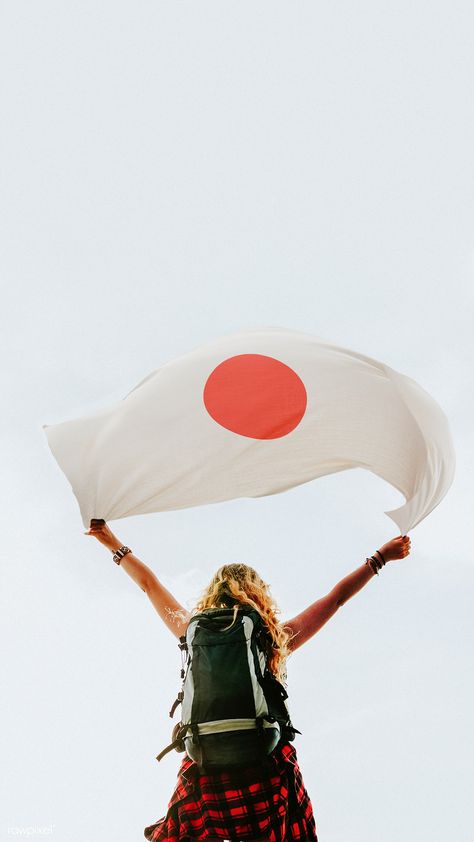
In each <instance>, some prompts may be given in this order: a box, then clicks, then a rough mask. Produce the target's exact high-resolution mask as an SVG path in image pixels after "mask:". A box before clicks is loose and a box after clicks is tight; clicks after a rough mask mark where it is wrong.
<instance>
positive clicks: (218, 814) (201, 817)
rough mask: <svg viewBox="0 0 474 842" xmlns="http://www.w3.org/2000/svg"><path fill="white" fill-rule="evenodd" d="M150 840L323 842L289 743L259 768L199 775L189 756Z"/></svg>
mask: <svg viewBox="0 0 474 842" xmlns="http://www.w3.org/2000/svg"><path fill="white" fill-rule="evenodd" d="M144 835H145V838H146V839H147V840H148V842H185V840H186V842H187V841H188V840H189V842H192V840H203V841H204V840H205V841H206V842H218V840H220V842H223V840H231V842H237V840H239V842H240V840H248V842H251V840H252V842H257V840H265V842H318V837H317V834H316V824H315V820H314V815H313V808H312V805H311V801H310V798H309V795H308V793H307V791H306V788H305V786H304V783H303V778H302V775H301V771H300V768H299V765H298V760H297V757H296V750H295V748H294V746H293V745H291V744H290V743H281V744H279V745H278V746H277V747H276V748H275V750H274V751H273V752H272V754H271V755H270V756H269V757H268V758H267V762H266V763H265V764H263V765H262V766H259V767H252V768H245V769H234V770H228V771H219V772H214V773H213V774H203V773H199V770H198V767H197V765H196V764H195V763H194V761H192V760H191V759H190V758H188V757H187V756H186V757H184V759H183V761H182V763H181V766H180V769H179V772H178V782H177V784H176V787H175V790H174V792H173V794H172V796H171V799H170V802H169V804H168V810H167V812H166V815H165V816H164V817H163V818H162V819H160V820H159V821H157V822H155V823H154V824H152V825H149V826H148V827H146V828H145V829H144Z"/></svg>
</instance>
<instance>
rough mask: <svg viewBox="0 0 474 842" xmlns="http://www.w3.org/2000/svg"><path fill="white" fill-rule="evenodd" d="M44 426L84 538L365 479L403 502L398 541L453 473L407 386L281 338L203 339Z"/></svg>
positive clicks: (449, 455)
mask: <svg viewBox="0 0 474 842" xmlns="http://www.w3.org/2000/svg"><path fill="white" fill-rule="evenodd" d="M43 429H44V430H45V433H46V436H47V439H48V443H49V446H50V448H51V450H52V452H53V455H54V456H55V458H56V460H57V462H58V464H59V466H60V467H61V469H62V470H63V471H64V473H65V475H66V477H67V479H68V480H69V482H70V484H71V486H72V490H73V492H74V494H75V496H76V498H77V501H78V503H79V507H80V511H81V515H82V519H83V523H84V526H85V527H87V528H88V527H89V523H90V520H91V518H104V520H107V521H110V520H116V519H117V518H124V517H128V516H130V515H137V514H144V513H146V512H159V511H167V510H170V509H184V508H186V507H189V506H199V505H202V504H206V503H216V502H219V501H223V500H230V499H233V498H236V497H261V496H264V495H268V494H278V493H280V492H282V491H286V490H287V489H289V488H293V487H294V486H297V485H301V484H302V483H305V482H309V481H310V480H313V479H315V478H316V477H320V476H324V475H326V474H332V473H336V472H337V471H346V470H348V469H349V468H366V469H367V470H369V471H372V472H373V473H374V474H376V475H377V476H379V477H382V478H383V479H384V480H386V481H387V482H389V483H390V484H391V485H393V486H394V487H395V488H397V489H398V490H399V491H400V492H402V494H403V495H404V496H405V498H406V503H405V504H404V505H403V506H401V507H400V508H398V509H394V510H392V511H388V512H386V514H387V515H388V516H389V517H390V518H391V519H392V520H393V521H394V522H395V523H396V524H397V526H398V529H399V530H400V534H402V535H404V534H406V533H407V532H408V531H409V530H410V529H412V528H413V527H414V526H416V524H417V523H419V522H420V521H421V520H422V519H423V518H424V517H426V515H427V514H429V513H430V512H431V511H432V510H433V509H434V508H435V506H437V505H438V503H439V502H440V501H441V500H442V498H443V497H444V495H445V494H446V492H447V491H448V489H449V487H450V485H451V483H452V480H453V476H454V468H455V454H454V448H453V442H452V438H451V434H450V430H449V425H448V421H447V418H446V416H445V415H444V413H443V412H442V410H441V409H440V407H439V406H438V404H437V403H436V402H435V401H434V400H433V398H432V397H430V395H429V394H428V393H427V392H425V391H424V389H422V388H421V386H419V385H418V384H417V383H415V381H414V380H411V379H410V378H409V377H407V376H405V375H403V374H400V373H399V372H397V371H394V370H393V369H392V368H390V367H389V366H387V365H384V364H383V363H381V362H378V361H377V360H374V359H372V358H371V357H367V356H364V355H363V354H358V353H357V352H355V351H351V350H349V349H347V348H342V347H339V346H337V345H333V344H332V343H331V342H327V341H325V340H324V339H321V338H319V337H317V336H312V335H309V334H306V333H302V332H299V331H294V330H287V329H285V328H280V327H265V328H261V329H256V330H247V331H241V332H238V333H233V334H230V335H227V336H223V337H222V338H220V339H218V340H216V341H213V342H209V343H207V344H205V345H203V346H201V347H199V348H196V349H195V350H193V351H191V352H190V353H187V354H185V355H184V356H181V357H179V358H178V359H175V360H173V361H172V362H169V363H167V364H166V365H163V366H162V367H161V368H158V369H157V370H156V371H154V372H152V373H151V374H150V375H149V376H148V377H147V378H146V379H145V380H143V381H142V382H141V383H139V384H138V386H136V387H135V388H134V389H133V390H132V391H131V392H130V393H129V394H128V395H126V397H125V398H124V399H123V400H121V401H119V402H118V403H116V404H114V405H112V406H110V407H109V408H108V409H105V410H102V411H100V412H96V413H94V414H92V415H88V416H85V417H83V418H78V419H76V420H73V421H66V422H63V423H60V424H53V425H44V426H43Z"/></svg>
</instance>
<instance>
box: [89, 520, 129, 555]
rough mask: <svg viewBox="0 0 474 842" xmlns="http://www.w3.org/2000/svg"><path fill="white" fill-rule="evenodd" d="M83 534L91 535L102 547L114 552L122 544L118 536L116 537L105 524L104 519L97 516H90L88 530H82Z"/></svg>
mask: <svg viewBox="0 0 474 842" xmlns="http://www.w3.org/2000/svg"><path fill="white" fill-rule="evenodd" d="M84 535H93V536H94V537H95V538H97V540H98V541H100V543H101V544H103V545H104V547H107V549H109V550H113V551H114V552H115V550H118V549H119V547H121V546H122V544H121V543H120V541H119V540H118V538H116V536H115V535H114V533H113V532H112V530H111V529H109V527H108V526H107V524H106V522H105V520H100V519H99V518H92V520H91V525H90V527H89V530H88V531H87V532H84Z"/></svg>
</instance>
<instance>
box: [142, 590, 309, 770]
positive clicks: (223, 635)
mask: <svg viewBox="0 0 474 842" xmlns="http://www.w3.org/2000/svg"><path fill="white" fill-rule="evenodd" d="M233 620H234V610H233V609H232V608H209V609H206V610H205V611H203V612H201V613H200V614H195V615H194V616H193V617H191V619H190V621H189V624H188V627H187V630H186V635H185V636H184V637H180V639H179V644H178V645H179V648H180V650H181V656H182V664H181V678H182V681H183V684H182V688H181V691H180V692H179V693H178V697H177V699H176V701H175V702H174V704H173V706H172V708H171V711H170V717H171V718H172V717H173V716H174V713H175V710H176V708H177V707H178V705H179V704H181V705H182V708H181V721H180V722H179V723H178V724H177V725H175V727H174V729H173V742H172V743H171V744H170V745H169V746H167V747H166V748H165V749H163V751H162V752H160V754H159V755H157V758H156V759H157V760H158V761H160V760H161V759H162V757H164V755H165V754H167V753H168V752H169V751H171V750H172V749H176V750H177V751H186V753H187V755H188V757H190V758H191V759H192V760H194V761H195V762H196V763H197V765H198V766H199V768H200V770H201V771H206V770H212V769H226V768H229V767H234V766H235V767H237V766H249V765H255V764H259V763H261V762H263V761H264V760H265V758H266V757H268V755H269V754H271V752H272V751H273V749H274V748H275V747H276V746H277V744H278V742H279V741H280V740H283V739H284V740H293V739H294V738H295V734H296V733H298V734H300V733H301V732H300V731H298V730H297V729H296V728H294V726H293V725H292V723H291V720H290V716H289V712H288V708H287V704H286V699H287V698H288V694H287V692H286V690H285V688H284V687H283V685H282V684H281V683H280V682H279V681H278V680H277V679H276V678H275V677H274V676H273V675H272V673H271V672H270V671H269V669H268V667H267V658H266V655H265V644H266V642H268V641H269V640H270V637H269V634H268V631H267V629H266V627H265V625H264V623H263V621H262V618H261V616H260V614H259V613H258V611H256V610H255V609H253V608H251V607H250V606H247V605H240V606H239V608H238V610H237V616H236V618H235V621H234V622H233Z"/></svg>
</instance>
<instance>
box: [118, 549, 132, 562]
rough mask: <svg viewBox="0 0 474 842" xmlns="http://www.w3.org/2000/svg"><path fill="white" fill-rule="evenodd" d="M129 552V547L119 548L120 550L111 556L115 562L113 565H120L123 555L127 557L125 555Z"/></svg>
mask: <svg viewBox="0 0 474 842" xmlns="http://www.w3.org/2000/svg"><path fill="white" fill-rule="evenodd" d="M131 552H132V551H131V549H130V547H120V549H119V550H117V551H116V552H115V553H114V554H113V560H114V561H115V564H120V561H121V559H122V558H123V557H124V555H127V553H131Z"/></svg>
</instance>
